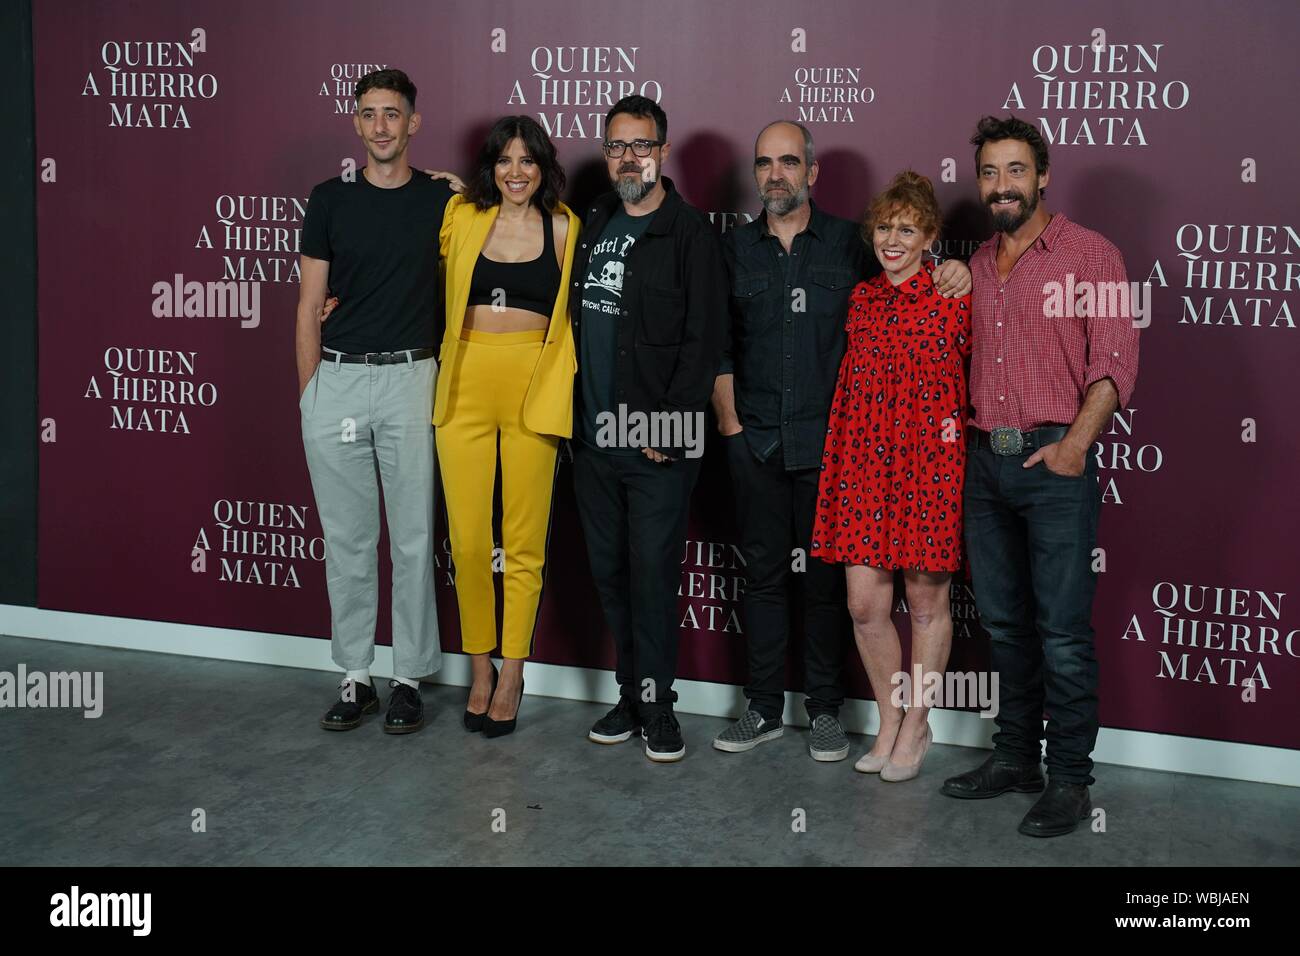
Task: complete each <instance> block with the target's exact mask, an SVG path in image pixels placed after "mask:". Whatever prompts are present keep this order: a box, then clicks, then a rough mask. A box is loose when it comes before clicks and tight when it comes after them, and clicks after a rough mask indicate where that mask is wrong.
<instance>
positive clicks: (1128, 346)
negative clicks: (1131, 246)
mask: <svg viewBox="0 0 1300 956" xmlns="http://www.w3.org/2000/svg"><path fill="white" fill-rule="evenodd" d="M1092 280H1093V282H1094V283H1095V289H1096V292H1097V295H1096V298H1095V301H1094V307H1093V309H1092V314H1091V315H1090V316H1089V317H1088V319H1087V320H1086V321H1087V333H1088V364H1087V367H1086V369H1085V374H1084V383H1083V390H1084V392H1085V393H1086V392H1087V391H1088V389H1089V388H1091V387H1092V385H1093V383H1094V382H1100V381H1101V380H1102V379H1103V378H1109V379H1110V380H1111V381H1112V382H1114V383H1115V390H1116V391H1117V392H1118V393H1119V407H1120V408H1127V407H1128V403H1129V399H1130V398H1132V396H1133V389H1134V388H1135V387H1136V385H1137V369H1138V329H1137V327H1136V326H1135V325H1134V324H1133V303H1132V302H1131V301H1130V287H1129V284H1128V274H1127V272H1126V271H1125V269H1124V258H1123V256H1121V255H1120V252H1119V250H1118V249H1117V248H1115V246H1114V245H1113V244H1111V243H1106V244H1105V245H1104V246H1103V247H1102V249H1101V250H1100V253H1099V255H1098V257H1097V261H1096V264H1095V269H1094V274H1093V277H1092ZM1112 290H1113V291H1112ZM1111 306H1118V307H1117V308H1114V309H1112V308H1111ZM1117 313H1118V314H1117Z"/></svg>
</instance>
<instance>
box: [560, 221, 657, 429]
mask: <svg viewBox="0 0 1300 956" xmlns="http://www.w3.org/2000/svg"><path fill="white" fill-rule="evenodd" d="M652 218H654V217H653V214H651V215H647V216H629V215H628V213H627V210H625V209H624V208H623V207H622V206H621V205H620V206H619V208H618V211H617V212H615V213H614V216H613V218H611V219H610V221H609V224H608V225H607V226H606V227H605V230H604V232H602V233H601V234H600V240H599V241H598V242H597V243H596V247H595V248H594V249H592V251H591V262H590V263H589V264H588V266H587V274H586V275H585V276H583V278H582V323H581V327H580V329H579V333H578V350H579V357H578V368H579V369H580V370H581V371H580V373H579V374H580V376H581V381H582V388H581V392H580V394H579V401H580V402H581V406H582V415H581V416H580V421H579V425H578V437H579V438H580V439H581V440H582V441H584V442H586V443H587V444H588V445H590V446H591V447H593V448H597V447H599V446H598V445H597V444H596V436H597V432H598V427H599V426H598V425H597V423H596V416H597V415H598V414H600V413H601V412H612V413H614V414H615V415H617V414H618V405H617V404H616V403H615V401H614V367H615V361H616V360H617V356H618V322H619V318H620V315H619V312H620V310H621V309H622V308H623V302H622V296H623V270H624V268H625V266H626V263H627V255H628V253H629V252H631V250H632V246H633V245H634V244H635V243H636V241H637V240H638V239H640V238H641V236H643V235H644V234H645V231H646V227H647V226H649V225H650V220H651V219H652ZM600 450H601V451H604V452H608V453H610V454H615V455H639V454H641V451H640V450H639V449H636V448H601V449H600Z"/></svg>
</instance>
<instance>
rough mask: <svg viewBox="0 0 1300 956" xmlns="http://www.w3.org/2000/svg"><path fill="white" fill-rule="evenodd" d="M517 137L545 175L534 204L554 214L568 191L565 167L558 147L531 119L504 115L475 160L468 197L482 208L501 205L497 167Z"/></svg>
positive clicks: (469, 182)
mask: <svg viewBox="0 0 1300 956" xmlns="http://www.w3.org/2000/svg"><path fill="white" fill-rule="evenodd" d="M516 137H518V138H519V139H521V140H523V142H524V149H525V150H526V151H527V153H528V155H529V156H531V157H532V158H533V162H535V163H536V164H537V166H538V168H539V169H540V170H541V173H542V181H541V185H540V186H539V187H538V189H537V192H535V193H533V203H534V205H536V206H538V207H539V208H541V209H544V210H546V211H547V212H553V211H554V210H555V204H556V203H558V202H559V201H560V193H561V192H563V190H564V182H565V179H564V167H563V166H561V165H560V161H559V160H558V159H557V158H556V156H555V146H554V144H552V143H551V138H550V137H549V136H547V135H546V130H544V129H542V127H541V125H540V124H539V123H538V122H537V120H535V119H533V118H532V117H531V116H503V117H501V118H500V119H499V120H497V121H496V123H495V124H494V125H493V126H492V130H491V132H489V133H488V135H487V140H486V141H484V143H483V148H482V149H480V150H479V151H478V158H476V159H475V160H474V170H473V172H471V173H470V174H469V180H468V181H467V183H466V186H465V198H466V199H467V200H469V201H470V202H472V203H473V204H474V205H475V206H477V207H478V208H479V209H490V208H492V207H493V206H495V205H498V204H499V203H500V202H501V190H500V189H498V188H497V177H496V164H497V160H498V159H499V158H500V157H501V154H502V153H504V152H505V151H506V147H507V146H509V145H510V141H511V140H512V139H515V138H516Z"/></svg>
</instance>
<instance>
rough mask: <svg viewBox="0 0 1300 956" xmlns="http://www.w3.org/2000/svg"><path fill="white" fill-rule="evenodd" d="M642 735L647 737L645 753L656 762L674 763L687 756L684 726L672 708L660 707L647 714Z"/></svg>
mask: <svg viewBox="0 0 1300 956" xmlns="http://www.w3.org/2000/svg"><path fill="white" fill-rule="evenodd" d="M641 735H642V736H643V737H645V755H646V756H647V757H649V758H650V759H651V760H653V761H655V762H656V763H672V762H673V761H674V760H681V759H682V758H683V757H685V756H686V742H685V741H683V740H682V727H681V724H679V723H677V718H676V717H674V716H673V712H672V709H671V708H668V707H659V708H656V709H655V711H654V712H653V713H652V714H650V715H649V716H647V717H646V719H645V729H644V730H642V732H641Z"/></svg>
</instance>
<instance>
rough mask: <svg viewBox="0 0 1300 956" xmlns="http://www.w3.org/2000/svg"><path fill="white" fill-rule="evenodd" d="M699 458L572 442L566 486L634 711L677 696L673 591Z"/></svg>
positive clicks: (622, 687) (678, 578)
mask: <svg viewBox="0 0 1300 956" xmlns="http://www.w3.org/2000/svg"><path fill="white" fill-rule="evenodd" d="M699 473H700V459H699V458H680V459H678V460H677V461H674V462H669V463H664V464H657V463H655V462H653V461H651V460H650V459H648V458H646V457H645V455H636V456H635V457H632V456H625V455H613V454H609V453H607V452H603V451H598V450H596V449H594V448H591V447H590V446H588V445H585V444H583V443H582V442H581V441H578V440H576V439H575V440H574V442H573V487H574V492H575V494H576V496H577V499H578V514H579V516H580V517H581V518H582V530H583V534H584V535H585V536H586V539H587V556H588V558H589V560H590V562H591V574H592V577H594V578H595V581H596V591H597V593H598V594H599V595H600V605H601V608H602V609H603V610H604V612H605V623H606V625H608V627H609V629H610V631H611V632H612V633H613V635H614V647H615V651H616V653H617V663H616V669H615V672H614V673H615V676H616V677H617V679H618V684H619V689H620V692H621V693H622V695H623V696H624V697H625V698H627V699H628V700H631V701H634V702H635V703H636V705H637V708H638V709H639V710H640V712H641V713H642V714H645V713H646V712H647V711H648V710H650V709H653V708H654V707H655V706H656V705H659V706H663V705H668V706H671V705H672V703H673V702H674V701H676V700H677V694H676V693H675V692H674V691H673V689H672V687H673V678H674V677H675V676H676V673H677V644H678V639H679V631H678V625H679V621H678V619H677V591H678V588H679V586H680V582H681V573H682V548H683V545H684V543H685V540H686V518H687V515H688V513H689V505H690V499H691V490H692V489H693V488H694V487H695V479H696V478H697V477H698V476H699Z"/></svg>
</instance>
